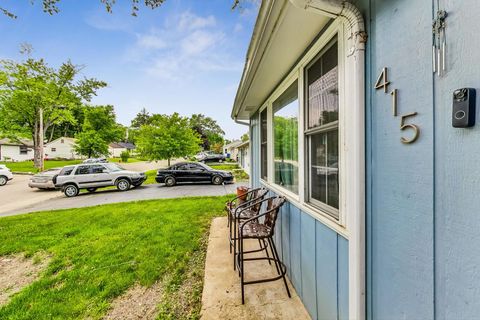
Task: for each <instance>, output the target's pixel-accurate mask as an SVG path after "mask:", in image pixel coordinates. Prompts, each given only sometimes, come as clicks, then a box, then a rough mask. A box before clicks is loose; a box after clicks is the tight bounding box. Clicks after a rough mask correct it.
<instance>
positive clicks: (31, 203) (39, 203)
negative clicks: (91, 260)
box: [0, 161, 245, 217]
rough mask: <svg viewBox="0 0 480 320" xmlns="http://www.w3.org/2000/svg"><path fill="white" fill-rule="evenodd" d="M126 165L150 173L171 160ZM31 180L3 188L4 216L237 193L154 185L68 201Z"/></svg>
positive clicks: (0, 208)
mask: <svg viewBox="0 0 480 320" xmlns="http://www.w3.org/2000/svg"><path fill="white" fill-rule="evenodd" d="M172 163H173V162H172ZM122 166H123V167H125V168H126V169H128V170H134V171H147V170H154V169H158V168H162V167H166V166H167V161H158V162H134V163H128V164H122ZM29 179H30V176H29V175H15V177H14V179H13V180H12V181H9V182H8V183H7V185H5V186H3V187H0V217H1V216H9V215H16V214H21V213H28V212H35V211H42V210H54V209H68V208H77V207H88V206H95V205H101V204H106V203H115V202H127V201H136V200H148V199H161V198H177V197H187V196H217V195H223V194H229V193H235V188H236V186H237V185H234V184H230V185H225V186H213V185H209V184H204V185H198V184H197V185H182V186H175V187H172V188H167V187H165V186H163V185H159V184H153V185H145V186H142V187H140V188H137V189H132V190H130V191H128V192H118V191H117V190H104V191H102V190H99V191H98V192H96V193H93V194H90V193H87V192H85V193H82V194H80V195H79V196H78V197H76V198H66V197H65V196H64V195H63V193H61V192H60V191H56V190H38V189H31V188H29V187H28V180H29ZM243 184H245V183H243Z"/></svg>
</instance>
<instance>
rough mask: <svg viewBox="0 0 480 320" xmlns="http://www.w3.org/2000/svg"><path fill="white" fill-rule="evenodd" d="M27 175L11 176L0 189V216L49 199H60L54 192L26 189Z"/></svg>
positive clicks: (28, 177)
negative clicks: (11, 178)
mask: <svg viewBox="0 0 480 320" xmlns="http://www.w3.org/2000/svg"><path fill="white" fill-rule="evenodd" d="M29 179H30V176H29V175H18V174H15V175H14V176H13V180H11V181H9V182H8V183H7V184H6V185H5V186H3V187H0V215H1V214H2V213H3V212H9V211H12V210H16V209H18V208H22V207H28V206H31V205H34V204H36V203H40V202H44V201H46V200H49V199H53V198H58V197H61V196H62V194H61V193H60V192H58V191H55V190H38V189H31V188H29V187H28V180H29Z"/></svg>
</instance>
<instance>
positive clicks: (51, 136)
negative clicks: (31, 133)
mask: <svg viewBox="0 0 480 320" xmlns="http://www.w3.org/2000/svg"><path fill="white" fill-rule="evenodd" d="M54 133H55V125H52V132H50V138H49V139H48V142H52V140H53V134H54Z"/></svg>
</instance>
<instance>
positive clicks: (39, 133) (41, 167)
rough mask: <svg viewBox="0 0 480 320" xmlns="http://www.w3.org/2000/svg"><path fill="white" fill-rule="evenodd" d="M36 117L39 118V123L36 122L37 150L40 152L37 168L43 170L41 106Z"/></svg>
mask: <svg viewBox="0 0 480 320" xmlns="http://www.w3.org/2000/svg"><path fill="white" fill-rule="evenodd" d="M38 117H39V118H40V119H39V120H40V123H39V124H38V131H39V132H38V138H39V139H38V140H39V141H38V142H37V143H38V151H39V153H40V168H39V170H40V171H43V169H44V164H43V158H44V157H43V141H44V137H43V108H42V107H40V109H39V110H38Z"/></svg>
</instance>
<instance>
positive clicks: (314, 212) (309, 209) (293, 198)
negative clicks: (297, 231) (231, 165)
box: [260, 180, 348, 240]
mask: <svg viewBox="0 0 480 320" xmlns="http://www.w3.org/2000/svg"><path fill="white" fill-rule="evenodd" d="M260 183H261V184H262V185H263V186H264V187H266V188H268V189H270V190H272V191H273V192H275V193H277V194H279V195H282V196H284V197H285V198H287V200H288V201H289V202H291V203H292V204H293V205H294V206H296V207H297V208H298V209H300V210H301V211H303V212H305V213H307V214H308V215H310V216H311V217H312V218H314V219H315V220H317V221H319V222H320V223H322V224H323V225H325V226H326V227H328V228H330V229H332V230H333V231H335V232H336V233H338V234H339V235H341V236H342V237H344V238H345V239H347V240H348V230H347V229H346V228H345V226H343V225H341V224H340V223H339V222H338V220H336V219H335V218H333V217H332V216H330V215H329V214H328V213H325V212H322V211H321V210H320V209H318V208H316V207H313V206H311V205H309V204H308V203H302V202H301V201H300V197H299V196H298V195H296V194H294V193H293V192H290V191H288V190H285V189H283V188H282V187H279V186H277V185H275V184H272V183H269V182H267V181H265V180H260Z"/></svg>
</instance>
